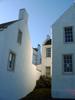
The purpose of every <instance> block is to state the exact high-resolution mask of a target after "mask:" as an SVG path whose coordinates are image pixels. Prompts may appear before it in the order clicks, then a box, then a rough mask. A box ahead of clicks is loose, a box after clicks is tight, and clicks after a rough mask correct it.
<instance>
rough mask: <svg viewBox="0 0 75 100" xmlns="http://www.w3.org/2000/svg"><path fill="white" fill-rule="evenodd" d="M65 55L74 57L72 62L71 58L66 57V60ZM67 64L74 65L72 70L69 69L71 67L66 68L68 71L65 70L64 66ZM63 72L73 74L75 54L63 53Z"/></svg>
mask: <svg viewBox="0 0 75 100" xmlns="http://www.w3.org/2000/svg"><path fill="white" fill-rule="evenodd" d="M64 56H71V57H72V64H71V62H70V59H66V61H64ZM66 64H68V66H69V67H70V65H72V66H71V67H72V71H68V70H70V68H68V67H67V68H66V71H65V69H64V67H66V66H65V65H66ZM63 73H64V74H72V73H73V54H64V55H63Z"/></svg>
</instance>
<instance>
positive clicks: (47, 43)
mask: <svg viewBox="0 0 75 100" xmlns="http://www.w3.org/2000/svg"><path fill="white" fill-rule="evenodd" d="M51 41H52V40H51V39H49V40H47V41H46V42H45V43H44V45H51Z"/></svg>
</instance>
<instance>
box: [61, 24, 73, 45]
mask: <svg viewBox="0 0 75 100" xmlns="http://www.w3.org/2000/svg"><path fill="white" fill-rule="evenodd" d="M69 27H72V39H73V41H67V42H66V41H65V38H66V37H65V28H69ZM63 33H64V43H65V44H69V43H73V42H74V27H73V26H65V27H64V29H63Z"/></svg>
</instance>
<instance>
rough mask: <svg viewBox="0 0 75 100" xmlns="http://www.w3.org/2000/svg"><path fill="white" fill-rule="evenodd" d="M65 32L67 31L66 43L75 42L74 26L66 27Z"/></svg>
mask: <svg viewBox="0 0 75 100" xmlns="http://www.w3.org/2000/svg"><path fill="white" fill-rule="evenodd" d="M64 33H65V35H64V39H65V42H66V43H68V42H73V27H72V26H69V27H65V28H64Z"/></svg>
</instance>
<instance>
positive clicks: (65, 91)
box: [52, 4, 75, 98]
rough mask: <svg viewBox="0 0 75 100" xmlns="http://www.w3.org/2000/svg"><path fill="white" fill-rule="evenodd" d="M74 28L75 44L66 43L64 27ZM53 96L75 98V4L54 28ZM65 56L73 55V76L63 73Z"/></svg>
mask: <svg viewBox="0 0 75 100" xmlns="http://www.w3.org/2000/svg"><path fill="white" fill-rule="evenodd" d="M65 26H73V36H74V42H73V43H70V44H69V43H67V44H65V43H64V27H65ZM52 33H53V41H52V46H53V50H52V55H53V56H52V96H53V97H55V98H75V67H74V66H75V4H73V5H72V6H71V7H70V8H69V9H68V10H67V11H66V12H65V13H64V14H63V15H62V16H61V17H60V18H59V19H58V20H57V21H56V22H55V23H54V24H53V26H52ZM63 54H73V67H74V70H73V71H74V72H73V74H69V75H66V74H64V73H63V70H62V68H63V63H62V62H63V61H62V56H63Z"/></svg>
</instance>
